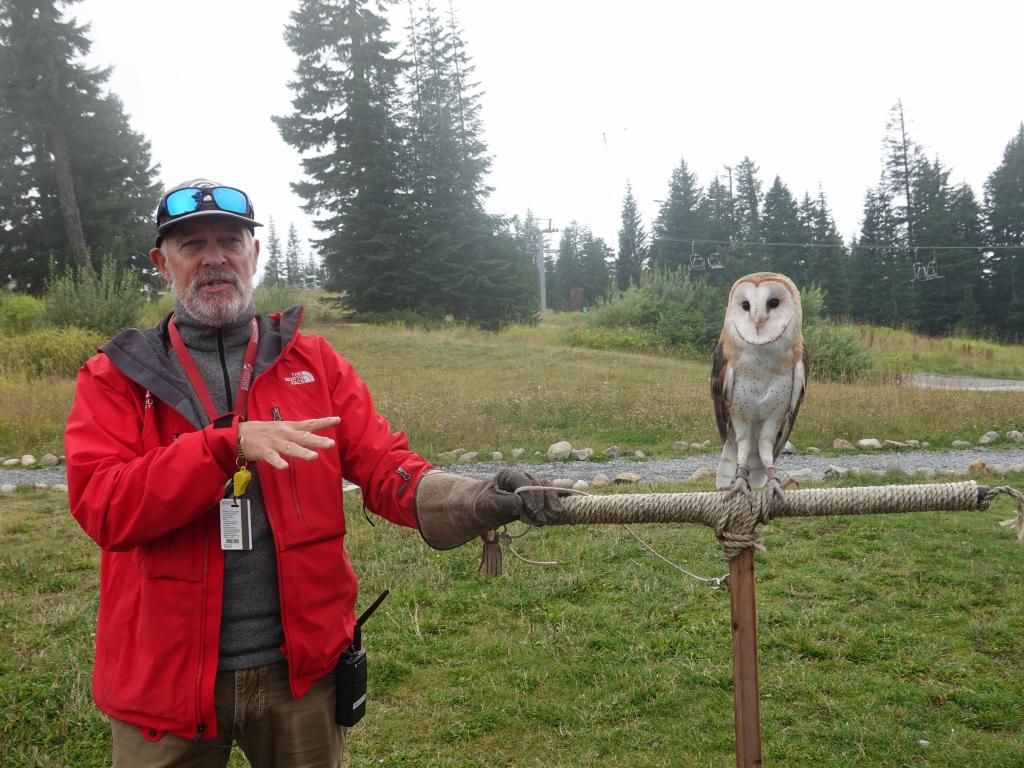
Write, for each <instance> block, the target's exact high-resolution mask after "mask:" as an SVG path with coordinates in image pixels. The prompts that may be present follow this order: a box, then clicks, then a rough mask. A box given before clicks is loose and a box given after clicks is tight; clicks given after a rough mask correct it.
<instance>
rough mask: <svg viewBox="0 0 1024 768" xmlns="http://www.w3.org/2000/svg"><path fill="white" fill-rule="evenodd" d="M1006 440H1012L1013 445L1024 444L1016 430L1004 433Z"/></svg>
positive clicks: (1022, 437)
mask: <svg viewBox="0 0 1024 768" xmlns="http://www.w3.org/2000/svg"><path fill="white" fill-rule="evenodd" d="M1006 439H1007V440H1012V441H1013V442H1015V443H1024V435H1022V434H1021V433H1020V432H1018V431H1017V430H1016V429H1011V430H1010V431H1009V432H1007V433H1006Z"/></svg>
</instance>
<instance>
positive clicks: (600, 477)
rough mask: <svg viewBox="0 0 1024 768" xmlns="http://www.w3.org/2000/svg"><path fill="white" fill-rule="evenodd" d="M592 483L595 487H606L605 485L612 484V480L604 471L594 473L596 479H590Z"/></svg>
mask: <svg viewBox="0 0 1024 768" xmlns="http://www.w3.org/2000/svg"><path fill="white" fill-rule="evenodd" d="M590 484H591V486H593V487H594V488H604V487H605V486H608V485H611V484H612V481H611V480H610V479H609V477H608V475H606V474H604V473H603V472H598V473H597V474H596V475H594V479H593V480H591V481H590Z"/></svg>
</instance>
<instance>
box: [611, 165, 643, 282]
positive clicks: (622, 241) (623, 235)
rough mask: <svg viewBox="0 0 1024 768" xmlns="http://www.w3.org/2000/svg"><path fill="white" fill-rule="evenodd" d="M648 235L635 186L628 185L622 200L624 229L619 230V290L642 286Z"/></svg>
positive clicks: (616, 267)
mask: <svg viewBox="0 0 1024 768" xmlns="http://www.w3.org/2000/svg"><path fill="white" fill-rule="evenodd" d="M647 251H648V245H647V233H646V232H645V231H644V225H643V222H642V221H641V219H640V209H639V207H638V206H637V203H636V198H635V197H633V185H632V184H629V183H627V184H626V195H625V197H624V198H623V200H622V228H621V229H620V230H619V255H618V260H617V261H616V266H615V279H616V282H617V283H618V286H619V290H620V291H625V290H626V289H627V288H629V287H630V286H631V285H640V275H641V273H642V271H643V268H644V266H645V265H646V262H647Z"/></svg>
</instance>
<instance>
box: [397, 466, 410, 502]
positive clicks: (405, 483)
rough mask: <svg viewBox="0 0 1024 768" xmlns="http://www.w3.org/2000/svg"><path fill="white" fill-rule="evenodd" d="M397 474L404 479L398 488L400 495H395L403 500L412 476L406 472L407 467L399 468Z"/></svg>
mask: <svg viewBox="0 0 1024 768" xmlns="http://www.w3.org/2000/svg"><path fill="white" fill-rule="evenodd" d="M395 472H397V473H398V476H399V477H401V478H402V484H401V485H400V486H398V493H396V494H395V496H396V497H398V498H401V497H402V494H403V493H405V489H406V488H408V487H409V481H410V480H412V475H410V474H409V473H408V472H407V471H406V470H405V467H398V469H396V470H395Z"/></svg>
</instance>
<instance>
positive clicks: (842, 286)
mask: <svg viewBox="0 0 1024 768" xmlns="http://www.w3.org/2000/svg"><path fill="white" fill-rule="evenodd" d="M800 218H801V221H802V224H803V227H804V230H805V235H804V237H805V238H807V239H808V242H810V243H811V245H812V246H813V247H810V248H808V249H807V264H806V270H807V271H806V276H805V280H806V281H807V282H808V283H809V284H817V285H819V286H821V287H822V288H823V289H824V290H825V294H826V302H827V306H828V311H829V313H830V314H831V315H833V316H836V317H842V316H845V315H847V314H848V312H849V306H850V305H849V296H850V287H849V273H850V266H851V265H850V258H849V254H848V253H847V251H846V247H845V246H844V244H843V238H842V237H841V236H840V235H839V230H838V229H837V228H836V223H835V219H833V218H832V213H831V211H830V210H829V207H828V202H827V200H826V199H825V192H824V191H823V190H822V189H820V188H819V189H818V196H817V197H816V198H812V197H810V195H804V201H803V203H802V204H801V206H800Z"/></svg>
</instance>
